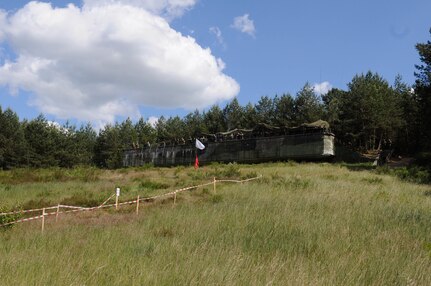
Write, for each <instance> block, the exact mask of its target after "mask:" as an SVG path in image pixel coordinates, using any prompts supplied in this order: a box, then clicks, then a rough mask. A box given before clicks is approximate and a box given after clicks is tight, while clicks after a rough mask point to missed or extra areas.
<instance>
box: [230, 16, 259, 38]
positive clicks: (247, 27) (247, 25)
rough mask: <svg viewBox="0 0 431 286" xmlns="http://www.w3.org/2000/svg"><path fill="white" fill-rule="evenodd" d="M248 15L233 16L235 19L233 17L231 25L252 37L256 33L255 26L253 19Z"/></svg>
mask: <svg viewBox="0 0 431 286" xmlns="http://www.w3.org/2000/svg"><path fill="white" fill-rule="evenodd" d="M249 17H250V15H249V14H244V15H243V16H238V17H235V19H233V24H232V27H233V28H234V29H236V30H238V31H240V32H242V33H246V34H249V35H250V36H252V37H254V36H255V34H256V28H255V27H254V22H253V20H251V19H250V18H249Z"/></svg>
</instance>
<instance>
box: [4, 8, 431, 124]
mask: <svg viewBox="0 0 431 286" xmlns="http://www.w3.org/2000/svg"><path fill="white" fill-rule="evenodd" d="M429 11H431V1H429V0H412V1H401V0H395V1H389V0H381V1H371V0H363V1H346V0H327V1H321V0H304V1H285V0H268V1H261V0H247V1H246V0H238V1H231V0H230V1H228V0H211V1H210V0H83V1H82V0H68V1H67V0H66V1H65V0H56V1H54V0H52V1H44V0H43V1H42V0H41V1H22V0H1V1H0V105H1V106H2V108H6V107H11V108H12V109H13V110H15V111H16V112H18V115H19V116H20V118H29V119H31V118H33V117H35V116H37V115H38V114H39V113H40V112H42V113H44V114H45V115H46V116H47V117H48V119H50V120H52V121H58V122H64V120H67V119H70V120H72V122H76V123H79V122H85V121H90V122H92V123H94V125H95V126H103V125H104V124H106V123H109V122H114V121H115V120H122V119H124V118H126V117H131V118H132V119H136V118H139V117H140V116H143V117H144V118H147V119H151V120H154V119H155V118H157V117H159V116H160V115H167V116H169V115H180V116H182V115H184V114H186V113H188V112H189V111H192V110H194V109H196V108H198V109H199V110H204V109H205V108H208V107H209V106H211V105H213V104H220V105H224V104H225V103H226V102H227V101H229V100H231V99H232V98H234V97H238V99H239V101H240V103H242V104H246V103H247V102H249V101H250V102H252V103H255V102H257V100H258V99H259V98H260V97H261V96H263V95H269V96H273V95H275V94H282V93H287V92H288V93H291V94H295V93H296V92H297V91H298V90H299V89H300V88H301V87H302V86H303V85H304V84H305V83H306V82H309V83H311V84H312V85H314V86H315V90H316V92H319V93H325V92H326V91H327V90H328V89H330V88H331V87H338V88H345V87H346V84H347V83H348V82H349V81H350V80H351V79H352V77H353V76H354V75H355V74H357V73H361V72H366V71H368V70H371V71H373V72H378V73H380V74H381V75H382V76H383V77H385V78H386V79H387V80H389V81H390V82H393V80H394V78H395V76H396V75H397V74H401V75H402V76H403V78H404V80H405V81H406V82H407V83H409V84H412V83H413V82H414V75H413V73H414V64H416V63H418V56H417V53H416V51H415V48H414V45H415V43H417V42H424V41H426V40H429V39H430V36H429V29H430V28H431V18H430V16H429Z"/></svg>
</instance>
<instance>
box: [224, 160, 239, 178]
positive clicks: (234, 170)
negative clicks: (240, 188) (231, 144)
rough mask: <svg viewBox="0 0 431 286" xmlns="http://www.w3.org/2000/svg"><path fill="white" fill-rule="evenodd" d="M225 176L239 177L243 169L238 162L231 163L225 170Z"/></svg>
mask: <svg viewBox="0 0 431 286" xmlns="http://www.w3.org/2000/svg"><path fill="white" fill-rule="evenodd" d="M222 175H223V177H226V178H237V177H240V176H241V170H240V169H239V166H238V164H237V163H229V164H228V165H227V166H226V167H225V168H224V170H223V173H222Z"/></svg>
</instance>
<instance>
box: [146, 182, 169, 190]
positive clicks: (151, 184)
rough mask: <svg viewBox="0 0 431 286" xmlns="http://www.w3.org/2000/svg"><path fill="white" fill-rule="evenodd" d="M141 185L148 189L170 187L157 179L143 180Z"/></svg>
mask: <svg viewBox="0 0 431 286" xmlns="http://www.w3.org/2000/svg"><path fill="white" fill-rule="evenodd" d="M139 187H140V188H142V189H146V190H160V189H167V188H169V185H168V184H165V183H160V182H155V181H149V180H142V181H141V182H140V183H139Z"/></svg>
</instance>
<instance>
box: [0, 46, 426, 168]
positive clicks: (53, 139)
mask: <svg viewBox="0 0 431 286" xmlns="http://www.w3.org/2000/svg"><path fill="white" fill-rule="evenodd" d="M416 48H417V50H418V52H419V56H420V60H421V62H422V65H418V66H416V69H417V72H416V73H415V76H416V82H415V84H414V85H413V86H409V85H408V84H406V83H404V82H403V81H402V79H401V76H397V77H396V78H395V80H394V83H393V84H389V83H388V81H387V80H385V79H384V78H383V77H381V76H380V75H379V74H377V73H372V72H368V73H366V74H358V75H356V76H355V77H354V78H353V79H352V80H351V81H350V82H349V83H348V84H347V90H340V89H332V90H330V91H329V92H328V93H327V94H325V95H323V96H320V95H318V94H316V92H315V91H314V89H313V87H312V86H311V85H310V84H308V83H307V84H305V85H304V87H303V88H302V89H301V90H300V91H298V92H297V93H296V94H295V96H292V95H291V94H283V95H281V96H278V95H276V96H274V97H269V96H262V97H261V98H260V100H259V101H258V102H257V103H256V104H252V103H248V104H247V105H245V106H241V105H240V104H239V102H238V100H237V99H236V98H234V99H233V100H232V101H231V102H229V103H227V104H226V105H225V106H224V108H220V107H219V106H218V105H214V106H212V107H211V108H209V109H208V110H207V111H205V112H202V113H201V112H199V111H198V110H196V111H194V112H191V113H189V114H187V115H186V116H185V117H183V118H180V117H178V116H175V117H169V118H165V117H163V116H162V117H161V118H159V120H158V122H157V123H156V124H155V126H152V125H151V124H149V123H148V122H147V121H145V120H144V119H143V118H141V119H140V120H139V121H137V122H136V123H134V122H132V121H131V120H130V119H127V120H125V121H123V122H117V123H115V124H110V125H106V126H105V127H104V128H102V129H101V130H100V131H99V133H98V134H97V133H96V132H95V131H94V130H93V129H92V127H91V125H90V124H86V125H83V126H81V127H80V128H77V127H75V126H73V125H70V124H68V123H66V124H65V125H63V126H58V125H56V124H53V123H51V122H49V121H47V120H46V119H45V118H44V116H43V115H40V116H39V117H37V118H36V119H33V120H30V121H28V120H24V121H20V120H19V118H18V116H17V114H16V113H15V112H13V111H12V110H10V109H6V110H4V111H3V110H2V109H1V107H0V167H1V168H3V169H10V168H14V167H23V166H29V167H50V166H59V167H73V166H77V165H96V166H98V167H103V168H118V167H121V166H122V156H123V150H124V149H131V148H142V147H143V146H146V145H148V144H153V143H155V142H167V141H169V142H176V143H184V142H187V141H188V140H191V139H192V138H195V137H196V136H199V135H200V134H202V133H216V132H221V131H226V130H232V129H235V128H246V129H249V128H253V127H254V126H255V125H256V124H258V123H266V124H270V125H275V126H291V127H292V126H298V125H300V124H302V123H304V122H313V121H316V120H319V119H323V120H326V121H328V122H329V123H330V125H331V128H332V131H333V132H334V133H335V134H336V138H337V140H339V141H340V142H341V143H342V144H345V145H348V146H350V147H351V148H352V149H356V150H362V151H366V150H370V149H381V148H392V149H395V150H396V151H397V152H398V153H401V154H405V153H415V152H418V151H424V150H425V151H427V150H430V147H431V43H430V42H429V41H428V42H427V43H421V44H417V46H416Z"/></svg>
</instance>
